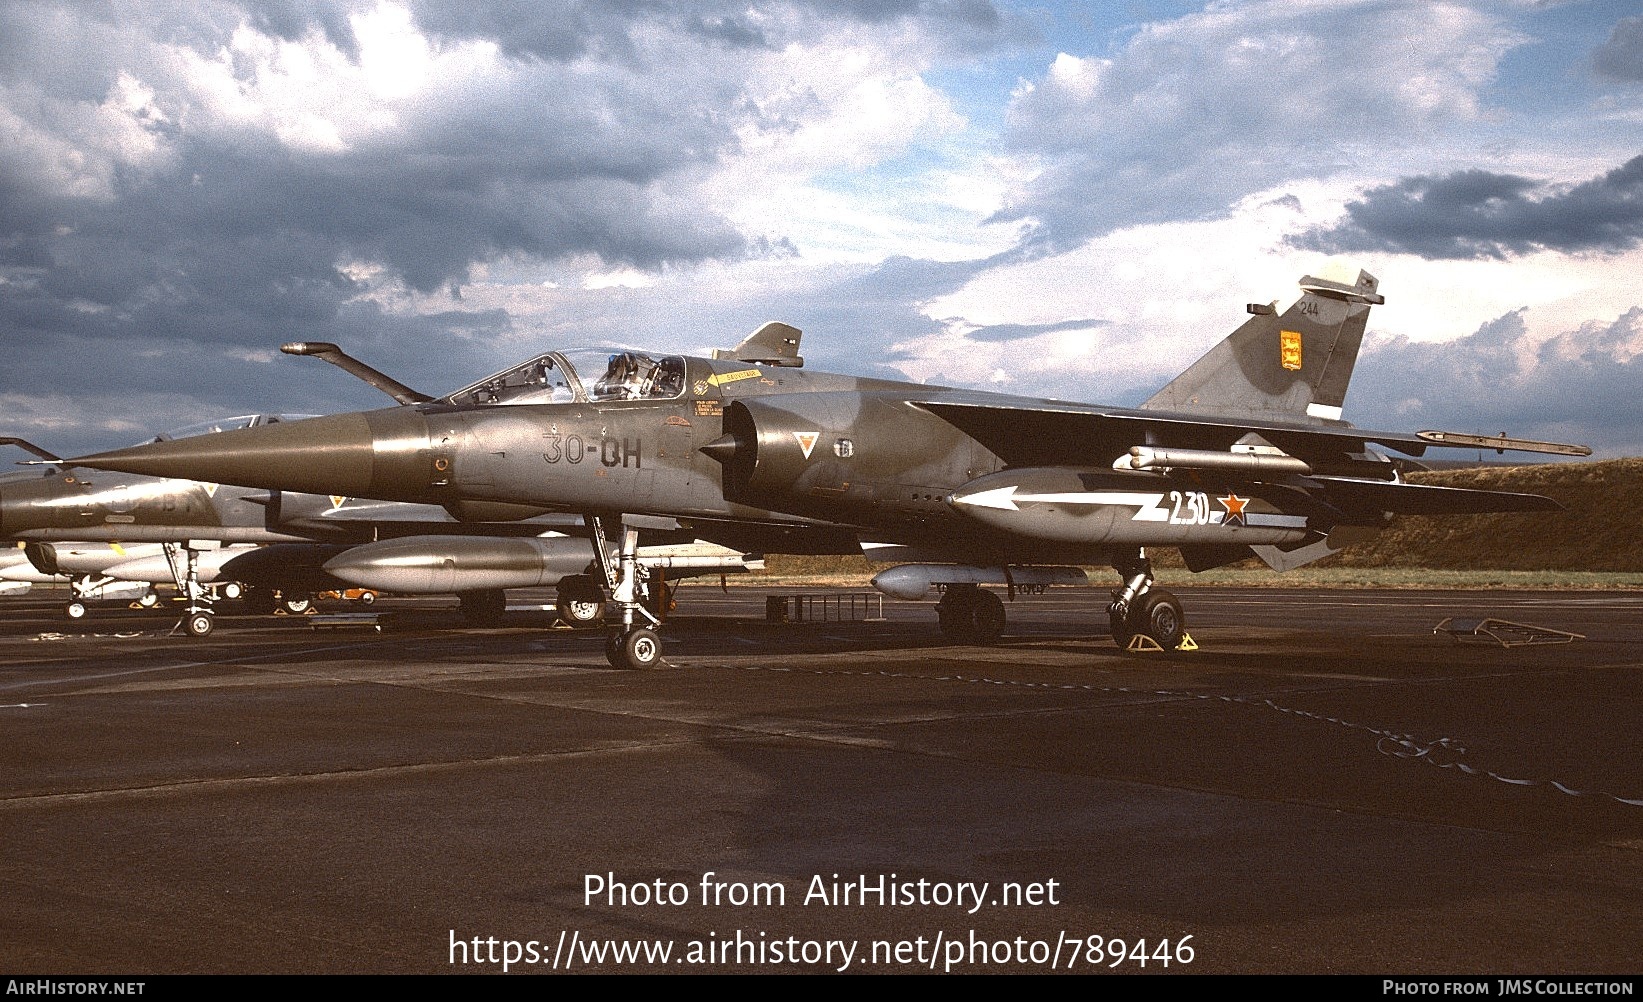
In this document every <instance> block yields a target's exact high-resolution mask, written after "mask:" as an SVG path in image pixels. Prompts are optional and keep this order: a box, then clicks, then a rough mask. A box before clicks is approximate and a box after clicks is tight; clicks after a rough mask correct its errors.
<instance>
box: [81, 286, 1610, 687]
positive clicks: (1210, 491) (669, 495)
mask: <svg viewBox="0 0 1643 1002" xmlns="http://www.w3.org/2000/svg"><path fill="white" fill-rule="evenodd" d="M1301 289H1302V295H1301V297H1300V298H1299V299H1298V300H1297V301H1296V302H1295V303H1294V304H1293V305H1291V306H1289V307H1288V308H1287V309H1285V310H1284V311H1283V312H1281V313H1280V312H1279V311H1278V310H1277V308H1276V305H1275V304H1274V305H1272V306H1266V305H1260V304H1254V305H1251V306H1250V307H1249V312H1250V313H1251V314H1253V316H1252V317H1251V318H1250V319H1249V320H1248V321H1246V322H1245V323H1244V324H1243V325H1242V326H1241V327H1239V328H1238V329H1237V330H1236V331H1235V332H1233V334H1232V335H1231V336H1229V337H1228V338H1227V339H1226V340H1224V341H1222V342H1221V343H1220V344H1218V345H1216V346H1215V347H1214V348H1212V349H1211V350H1210V351H1209V352H1208V354H1206V355H1205V356H1204V357H1203V358H1201V359H1199V360H1198V362H1196V363H1195V364H1193V365H1192V366H1191V367H1190V368H1188V369H1187V370H1186V372H1184V373H1182V374H1181V375H1180V376H1179V377H1177V378H1176V379H1175V380H1173V381H1171V382H1170V383H1169V384H1168V385H1167V386H1165V387H1164V388H1163V389H1162V390H1160V391H1159V392H1158V393H1157V394H1155V395H1154V396H1153V397H1152V398H1151V399H1150V400H1148V401H1147V402H1146V403H1144V404H1143V405H1141V407H1140V408H1137V409H1128V408H1118V407H1103V406H1099V405H1091V404H1079V403H1067V402H1062V401H1058V400H1044V399H1033V398H1028V397H1020V396H1008V395H1002V394H997V393H986V392H980V391H976V390H964V389H951V388H945V387H938V386H924V385H918V384H912V383H903V382H893V381H889V380H883V379H866V378H857V377H852V376H845V375H834V374H828V373H821V372H813V371H809V370H805V369H803V368H802V366H803V360H802V359H801V358H800V357H799V353H798V346H799V331H798V330H797V329H795V328H793V327H790V326H788V325H786V324H780V323H772V324H767V325H765V326H764V327H762V328H760V329H759V330H758V331H757V332H755V333H754V334H753V335H751V336H750V337H749V338H748V339H747V340H745V341H743V342H742V344H741V345H739V346H738V347H737V348H736V349H734V350H732V351H716V352H714V354H713V357H711V358H690V357H685V356H682V355H673V354H665V353H656V352H647V351H638V350H630V349H599V350H579V351H550V352H545V353H543V354H541V355H538V356H536V357H535V358H531V359H529V360H527V361H525V362H523V363H522V364H520V365H517V366H514V367H513V368H510V369H506V370H504V371H502V372H499V373H497V374H496V375H494V376H491V377H489V378H486V379H483V380H481V381H479V382H477V383H474V384H473V385H471V386H467V387H464V388H463V389H460V390H457V391H456V392H454V393H450V394H448V395H446V396H443V397H439V398H437V399H436V398H431V397H428V396H425V395H423V394H420V393H415V392H414V391H410V390H408V389H407V388H405V387H404V386H402V385H401V384H398V383H395V382H394V381H393V380H391V379H388V377H386V376H382V375H381V374H380V373H375V372H374V370H370V369H369V368H368V367H365V366H363V364H362V363H359V362H357V361H355V360H353V359H348V360H347V363H348V365H345V367H351V369H352V371H356V373H358V370H360V369H364V370H365V373H366V374H367V375H366V378H367V379H368V381H371V382H372V383H373V385H377V386H378V387H379V388H386V389H388V391H389V392H390V395H393V396H394V397H395V399H397V400H399V401H400V402H401V405H400V406H397V407H392V408H388V409H384V410H374V411H365V412H359V413H351V414H338V415H332V416H328V417H321V418H314V419H311V420H307V421H299V422H292V423H284V424H278V425H273V426H269V427H265V428H251V429H246V430H242V431H231V432H226V433H224V434H220V435H211V436H208V437H205V438H195V439H186V440H181V441H175V442H160V443H155V444H152V445H147V446H142V447H137V448H131V449H122V450H119V451H115V452H108V453H102V454H99V455H95V456H88V457H85V458H83V459H77V460H73V462H74V463H75V464H76V465H80V466H89V467H93V468H102V469H110V470H123V471H127V472H133V473H143V474H149V475H154V476H167V477H187V478H189V479H194V480H203V481H211V482H221V483H230V484H241V485H245V486H252V487H262V488H270V489H278V490H288V491H304V492H312V493H317V494H321V495H327V494H338V495H346V496H350V497H370V498H382V499H386V500H391V501H406V502H423V503H430V504H438V505H441V506H443V507H444V508H445V509H446V510H447V511H449V512H451V513H452V514H453V515H454V516H456V517H457V518H459V519H497V518H504V517H508V518H529V517H533V516H536V515H538V514H540V513H543V512H550V511H551V512H567V513H575V514H579V515H581V516H582V518H583V522H584V524H585V525H586V526H587V528H588V530H589V531H590V532H591V534H592V536H593V537H594V540H595V545H594V546H593V547H592V550H593V552H594V553H595V554H596V555H598V556H599V557H600V559H599V561H598V562H599V564H600V566H599V568H598V573H597V574H596V575H595V577H596V579H597V580H598V581H599V582H600V584H601V585H602V586H603V588H604V589H605V591H606V592H607V593H608V595H609V596H610V598H611V599H612V600H613V601H614V602H615V604H616V605H617V606H618V607H619V608H620V610H621V621H620V623H621V625H620V626H618V627H616V628H615V629H614V630H613V632H612V633H611V636H610V640H609V643H608V644H607V654H608V655H609V657H610V660H611V662H612V663H613V664H617V665H626V666H630V667H642V666H645V665H649V664H653V663H655V662H656V661H657V660H658V659H659V657H660V646H659V643H658V638H657V636H656V633H655V632H654V630H653V629H652V628H651V627H650V626H648V625H647V624H646V623H645V619H644V617H645V616H646V612H645V610H644V608H643V605H642V604H641V603H640V602H639V601H638V593H639V588H638V578H639V576H640V575H641V574H642V570H641V569H640V568H639V567H638V565H637V561H636V547H637V536H638V530H640V529H654V528H685V529H687V530H688V531H689V532H690V533H692V534H693V535H695V536H697V537H699V538H702V539H706V540H712V541H714V542H718V543H722V544H724V545H726V546H730V547H734V548H736V549H740V550H753V551H759V552H765V553H769V552H778V553H783V552H785V553H859V552H862V548H863V547H864V546H874V545H880V546H883V545H884V544H889V545H888V549H890V550H892V551H894V552H895V553H896V554H897V555H898V556H901V557H904V558H906V559H910V560H912V561H915V563H913V564H911V565H909V566H905V567H900V568H896V569H894V570H893V571H890V572H886V574H881V575H880V576H879V578H878V579H877V580H878V583H879V584H880V586H881V587H883V588H884V589H885V590H887V591H890V592H891V593H892V594H922V593H923V592H924V590H926V589H927V588H929V587H930V586H932V585H945V586H946V588H945V594H944V597H943V599H942V602H941V604H940V606H939V607H938V613H939V616H940V621H941V624H942V626H943V628H944V630H946V631H947V632H948V633H949V634H951V635H953V636H954V637H955V638H957V639H961V640H964V641H967V642H987V641H991V640H993V639H996V637H997V636H998V635H999V633H1000V631H1001V630H1002V629H1003V626H1004V607H1003V603H1002V602H1001V601H1000V600H999V599H998V597H997V596H996V595H994V594H993V593H991V592H988V591H984V590H982V589H980V588H979V587H978V585H979V584H983V583H1003V584H1007V585H1010V586H1011V587H1012V590H1013V588H1014V586H1015V585H1016V584H1020V583H1026V582H1042V581H1056V580H1065V575H1066V572H1067V571H1068V568H1066V567H1065V566H1060V565H1066V564H1089V563H1107V564H1110V565H1111V566H1112V567H1113V568H1114V569H1115V570H1116V571H1117V572H1118V577H1119V581H1120V585H1119V587H1118V589H1117V590H1116V591H1114V592H1113V594H1112V600H1111V603H1110V605H1108V607H1107V612H1108V617H1109V620H1110V623H1111V626H1112V632H1113V635H1114V637H1115V638H1116V639H1118V640H1119V641H1120V643H1124V642H1127V641H1129V640H1130V639H1131V638H1132V637H1133V636H1136V635H1145V636H1147V637H1150V638H1151V639H1152V640H1153V641H1156V643H1157V644H1158V645H1159V646H1161V647H1164V648H1166V649H1170V648H1175V647H1177V646H1178V645H1179V644H1180V642H1181V640H1182V637H1183V630H1184V624H1185V615H1184V613H1183V611H1182V608H1181V604H1180V602H1179V601H1177V599H1176V598H1175V597H1174V596H1173V595H1171V594H1169V593H1168V592H1166V591H1164V590H1162V589H1160V588H1157V587H1155V586H1154V583H1153V582H1154V576H1153V569H1152V565H1151V563H1150V562H1149V561H1148V559H1147V557H1146V551H1145V548H1146V547H1149V546H1174V547H1179V548H1180V550H1181V552H1182V554H1183V555H1184V557H1185V559H1186V562H1187V564H1188V566H1189V567H1191V568H1192V569H1193V570H1205V569H1208V568H1211V567H1216V566H1221V565H1223V564H1227V563H1231V562H1233V561H1236V560H1240V559H1243V558H1245V557H1248V556H1250V555H1252V554H1253V555H1255V556H1258V557H1260V558H1261V559H1263V560H1265V561H1266V562H1267V563H1268V564H1269V565H1271V566H1273V567H1275V568H1278V569H1287V568H1289V567H1294V566H1298V565H1300V564H1303V563H1307V562H1309V561H1311V560H1315V559H1317V558H1319V557H1322V556H1324V555H1326V554H1328V553H1329V552H1331V551H1332V550H1334V549H1338V548H1339V547H1340V546H1342V545H1344V544H1345V543H1346V542H1348V541H1351V540H1353V539H1356V538H1362V536H1363V535H1364V534H1365V533H1366V532H1373V531H1375V530H1378V529H1379V528H1381V527H1382V526H1384V525H1385V524H1387V522H1388V521H1389V520H1390V519H1391V517H1392V515H1394V514H1422V515H1447V514H1464V513H1476V512H1539V511H1553V510H1557V509H1558V508H1559V505H1558V504H1557V503H1556V502H1555V501H1552V500H1550V499H1548V498H1543V497H1538V496H1534V495H1524V494H1507V493H1500V492H1493V491H1473V490H1456V489H1445V488H1438V487H1427V486H1418V485H1414V484H1408V483H1404V482H1403V481H1402V480H1401V478H1400V477H1399V474H1398V471H1397V468H1396V467H1395V466H1394V464H1393V463H1392V462H1390V461H1389V460H1388V459H1387V458H1386V457H1385V456H1383V455H1381V454H1380V453H1379V452H1378V451H1376V450H1377V449H1380V450H1391V451H1394V452H1400V453H1403V454H1405V455H1411V456H1419V455H1421V454H1423V453H1424V452H1425V451H1426V450H1427V449H1428V448H1431V447H1433V446H1459V447H1466V448H1474V447H1487V448H1494V449H1514V450H1526V451H1533V452H1549V453H1561V454H1567V455H1585V454H1589V452H1590V450H1586V449H1583V448H1581V447H1578V446H1561V445H1556V444H1552V443H1542V442H1529V441H1522V440H1517V439H1509V438H1506V437H1504V436H1501V437H1498V438H1497V437H1479V436H1470V435H1461V434H1454V433H1447V432H1435V431H1422V432H1415V433H1412V434H1410V433H1400V432H1383V431H1369V430H1364V429H1360V428H1355V427H1353V426H1351V425H1350V424H1347V423H1345V422H1343V421H1342V420H1341V419H1340V417H1341V405H1342V403H1343V401H1344V400H1345V397H1346V391H1347V383H1348V380H1349V379H1350V378H1351V375H1352V369H1353V365H1354V363H1355V361H1356V359H1357V354H1358V348H1359V344H1360V342H1361V340H1362V338H1363V334H1364V329H1365V325H1366V323H1367V320H1368V316H1369V310H1370V307H1371V306H1372V305H1373V304H1377V303H1382V302H1384V299H1383V298H1382V297H1381V296H1380V295H1379V294H1378V292H1377V282H1376V280H1375V278H1374V277H1372V276H1371V275H1369V274H1368V273H1367V272H1358V271H1356V270H1353V271H1349V272H1343V273H1326V275H1325V276H1324V277H1319V278H1314V277H1307V278H1303V279H1302V280H1301ZM285 350H286V351H287V352H289V353H292V354H319V355H322V356H330V358H331V360H333V361H338V364H343V363H342V362H341V361H339V360H338V355H339V352H338V350H337V349H336V348H335V346H332V345H323V344H313V345H310V344H295V345H288V346H286V349H285ZM607 540H608V541H609V543H608V544H607ZM1047 565H1048V566H1047Z"/></svg>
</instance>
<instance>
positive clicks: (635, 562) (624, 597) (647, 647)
mask: <svg viewBox="0 0 1643 1002" xmlns="http://www.w3.org/2000/svg"><path fill="white" fill-rule="evenodd" d="M584 521H586V523H587V525H588V529H589V531H590V532H592V534H593V554H594V561H595V562H596V563H597V564H598V565H599V573H600V575H601V577H602V578H603V579H604V584H605V588H606V589H607V590H608V591H609V593H610V597H611V601H612V602H613V603H615V605H616V607H617V609H618V610H619V611H620V613H621V625H620V626H618V627H616V628H614V629H612V630H611V632H610V635H609V636H608V637H607V638H606V639H605V659H606V660H608V661H609V662H610V663H611V664H612V665H614V666H615V667H617V668H654V667H656V666H657V665H660V664H661V663H662V641H661V638H660V637H658V636H657V635H656V631H655V630H653V629H651V627H652V626H658V625H660V620H658V619H657V618H656V616H655V615H653V614H652V613H651V611H650V610H649V609H647V608H645V605H644V602H643V601H641V595H640V575H641V573H642V571H641V569H640V567H639V530H638V529H634V528H631V527H627V526H624V525H623V524H622V517H621V516H620V515H615V516H611V515H588V516H586V518H585V519H584ZM611 533H620V534H621V549H620V551H619V555H618V558H617V560H616V561H614V562H613V561H612V560H611V552H610V545H609V542H608V539H609V536H610V534H611ZM641 617H642V619H645V620H649V623H648V624H647V623H644V622H642V621H641Z"/></svg>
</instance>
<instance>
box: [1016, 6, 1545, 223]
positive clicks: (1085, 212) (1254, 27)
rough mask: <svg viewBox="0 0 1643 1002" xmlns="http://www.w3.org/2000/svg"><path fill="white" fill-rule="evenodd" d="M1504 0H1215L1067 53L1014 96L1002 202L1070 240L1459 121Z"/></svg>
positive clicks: (1469, 117) (1179, 210)
mask: <svg viewBox="0 0 1643 1002" xmlns="http://www.w3.org/2000/svg"><path fill="white" fill-rule="evenodd" d="M1503 14H1504V12H1501V11H1494V10H1490V9H1473V8H1468V7H1465V6H1461V5H1455V4H1441V5H1439V4H1428V3H1424V2H1413V0H1410V2H1398V3H1385V2H1378V0H1377V2H1355V3H1338V2H1322V0H1319V2H1283V3H1279V2H1268V3H1249V4H1213V5H1211V6H1210V7H1208V8H1207V9H1206V10H1204V11H1202V12H1200V13H1196V14H1191V15H1188V16H1185V17H1182V18H1179V19H1176V20H1172V21H1159V22H1154V23H1151V24H1148V25H1146V26H1144V27H1143V28H1142V29H1141V30H1140V31H1139V32H1137V33H1136V34H1135V35H1134V36H1133V37H1131V38H1129V39H1128V40H1127V41H1125V42H1124V43H1123V44H1122V45H1121V46H1120V47H1119V48H1118V49H1117V50H1116V51H1115V52H1114V53H1113V54H1112V55H1111V56H1110V57H1100V56H1077V55H1072V54H1066V53H1063V54H1062V55H1060V56H1058V57H1057V58H1056V60H1055V61H1054V63H1053V64H1052V65H1051V67H1050V69H1049V71H1048V73H1046V74H1045V75H1044V76H1043V77H1042V78H1041V79H1037V80H1033V81H1030V82H1028V83H1026V84H1024V85H1023V86H1022V87H1021V88H1020V89H1019V90H1018V92H1017V95H1016V97H1015V100H1014V102H1013V107H1012V108H1011V112H1010V116H1011V119H1010V142H1011V145H1012V148H1013V149H1014V150H1015V151H1017V152H1018V153H1019V154H1020V155H1022V156H1025V157H1028V158H1031V159H1032V160H1034V161H1035V162H1036V163H1037V164H1038V165H1039V166H1040V168H1041V171H1040V173H1039V174H1038V175H1037V176H1036V177H1035V178H1034V179H1033V180H1032V181H1030V182H1028V183H1027V184H1025V185H1023V186H1022V187H1021V188H1020V190H1018V191H1017V193H1016V194H1015V197H1014V198H1013V199H1012V201H1011V204H1009V205H1008V206H1007V207H1006V208H1005V209H1004V210H1003V212H1002V216H1003V217H1005V218H1015V219H1031V220H1034V221H1036V223H1037V224H1038V226H1039V231H1040V241H1041V243H1042V244H1044V245H1046V246H1048V247H1050V248H1065V247H1067V246H1070V245H1072V244H1074V243H1076V242H1077V241H1080V240H1082V239H1084V238H1086V237H1088V236H1090V235H1092V234H1098V233H1101V232H1106V231H1108V230H1110V229H1112V228H1113V227H1115V226H1118V225H1125V224H1134V223H1137V222H1145V221H1164V220H1179V219H1193V218H1200V217H1203V216H1205V215H1209V214H1214V213H1218V212H1221V211H1223V210H1224V209H1225V207H1226V206H1228V205H1229V204H1231V203H1232V202H1233V201H1235V200H1236V199H1237V198H1238V197H1240V196H1241V195H1243V194H1245V193H1247V192H1249V191H1251V190H1257V189H1260V188H1264V187H1270V186H1272V185H1275V184H1278V183H1281V182H1283V181H1286V180H1289V179H1294V178H1301V177H1307V176H1311V175H1314V174H1316V173H1319V172H1324V173H1327V172H1328V171H1330V170H1333V169H1338V168H1339V167H1340V166H1341V165H1343V164H1345V163H1349V162H1351V161H1352V160H1353V159H1354V158H1355V157H1356V156H1357V155H1358V154H1359V152H1360V151H1361V150H1363V149H1366V148H1372V147H1375V146H1377V145H1386V144H1388V143H1389V142H1391V141H1395V142H1399V143H1411V142H1418V141H1419V140H1420V139H1421V138H1422V137H1424V136H1426V135H1429V134H1431V133H1433V132H1435V131H1438V130H1444V129H1455V128H1461V127H1465V126H1467V125H1469V124H1470V123H1473V122H1475V121H1477V120H1479V119H1480V117H1481V116H1482V114H1483V107H1482V102H1481V98H1480V93H1481V92H1482V90H1483V89H1484V87H1485V86H1486V85H1487V84H1488V83H1489V82H1490V81H1491V80H1492V79H1493V76H1494V73H1495V68H1496V66H1497V64H1498V62H1499V60H1500V59H1501V57H1502V56H1503V55H1504V54H1505V53H1506V52H1507V51H1508V50H1510V49H1511V48H1513V47H1514V46H1516V45H1518V44H1520V43H1521V42H1522V41H1523V37H1522V36H1521V35H1520V34H1519V33H1517V32H1516V31H1514V30H1513V29H1512V27H1511V26H1510V24H1509V22H1508V20H1507V19H1506V18H1505V17H1504V16H1503Z"/></svg>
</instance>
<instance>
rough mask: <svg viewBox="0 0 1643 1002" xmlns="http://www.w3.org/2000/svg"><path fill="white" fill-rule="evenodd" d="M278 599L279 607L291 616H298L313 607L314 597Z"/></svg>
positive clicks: (297, 596) (283, 596)
mask: <svg viewBox="0 0 1643 1002" xmlns="http://www.w3.org/2000/svg"><path fill="white" fill-rule="evenodd" d="M280 598H281V602H280V605H282V606H284V608H285V611H286V612H289V613H290V614H291V615H293V616H300V615H302V614H303V613H305V612H307V611H308V610H309V609H312V608H313V607H314V596H312V595H302V594H297V595H290V596H286V595H281V596H280Z"/></svg>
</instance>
